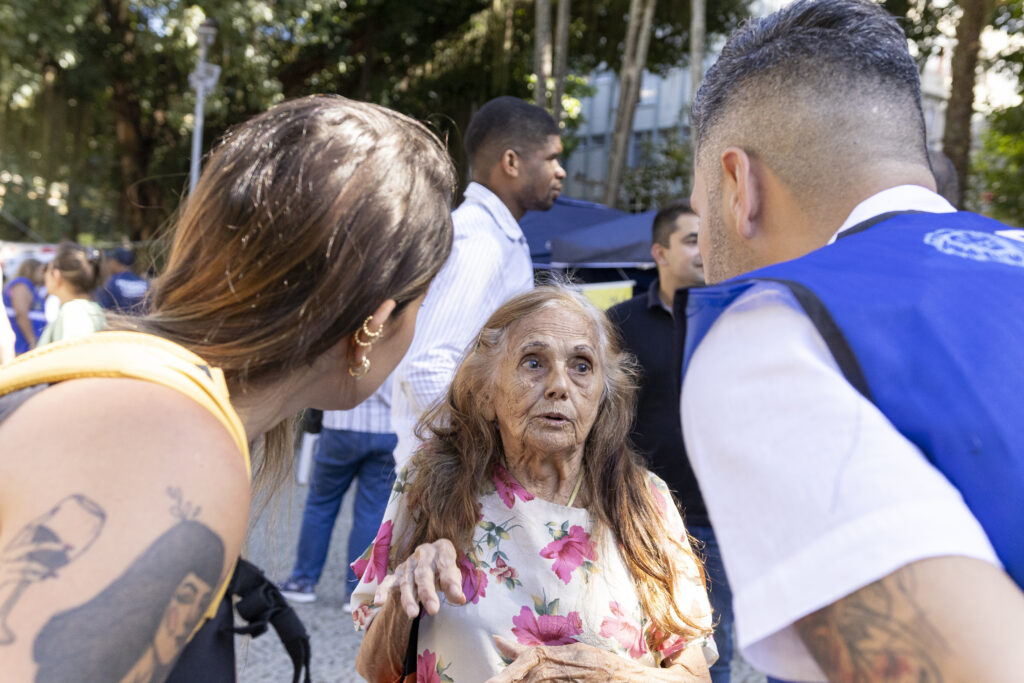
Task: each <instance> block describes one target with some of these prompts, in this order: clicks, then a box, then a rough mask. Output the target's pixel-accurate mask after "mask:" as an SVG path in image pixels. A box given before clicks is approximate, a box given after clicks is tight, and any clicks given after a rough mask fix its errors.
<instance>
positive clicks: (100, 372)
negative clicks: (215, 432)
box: [0, 332, 252, 477]
mask: <svg viewBox="0 0 1024 683" xmlns="http://www.w3.org/2000/svg"><path fill="white" fill-rule="evenodd" d="M85 377H121V378H130V379H141V380H146V381H149V382H155V383H157V384H162V385H164V386H166V387H169V388H171V389H175V390H176V391H179V392H181V393H183V394H185V395H186V396H188V397H189V398H191V399H192V400H194V401H195V402H196V403H198V404H200V405H202V406H203V407H204V408H206V409H207V410H209V411H210V412H211V413H212V414H213V415H214V416H216V417H217V419H218V420H220V422H221V424H223V425H224V427H225V429H227V430H228V433H230V434H231V436H232V438H233V439H234V441H235V444H236V445H237V446H238V450H239V452H241V454H242V457H243V458H244V459H245V467H246V472H248V473H249V476H250V477H251V476H252V470H251V465H250V462H249V444H248V440H247V439H246V435H245V427H243V426H242V421H241V420H240V419H239V417H238V413H236V412H235V409H234V408H233V407H232V406H231V400H230V397H229V395H228V387H227V384H226V383H225V382H224V373H223V372H221V371H220V369H219V368H215V367H211V366H210V365H208V364H207V363H206V361H204V360H203V359H202V358H200V357H199V356H197V355H196V354H194V353H192V352H191V351H189V350H188V349H186V348H184V347H182V346H179V345H178V344H175V343H174V342H170V341H167V340H166V339H161V338H160V337H155V336H153V335H151V334H143V333H140V332H98V333H96V334H91V335H89V336H87V337H81V338H78V339H74V340H70V341H67V342H56V343H53V344H47V345H46V346H42V347H40V348H38V349H35V350H34V351H30V352H28V353H25V354H22V355H20V356H18V357H17V358H15V359H14V360H13V361H12V362H11V363H8V364H7V365H5V366H4V367H3V369H2V371H0V395H3V394H6V393H10V392H12V391H17V390H18V389H23V388H25V387H31V386H35V385H37V384H43V383H52V382H62V381H66V380H69V379H81V378H85Z"/></svg>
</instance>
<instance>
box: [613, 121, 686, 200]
mask: <svg viewBox="0 0 1024 683" xmlns="http://www.w3.org/2000/svg"><path fill="white" fill-rule="evenodd" d="M634 154H636V155H637V156H638V157H639V158H638V159H637V160H636V161H637V162H638V163H635V164H633V165H631V166H630V167H629V168H627V169H626V172H625V175H624V176H623V179H622V188H621V190H620V191H619V196H620V202H619V204H620V205H621V206H624V207H628V208H629V209H630V210H631V211H646V210H647V209H652V208H657V207H658V206H660V205H662V204H665V203H667V202H670V201H672V200H673V199H678V198H680V197H689V196H690V189H691V188H690V186H689V184H688V181H689V178H690V167H691V165H692V158H693V151H692V149H691V146H690V139H689V137H688V136H687V135H686V134H685V133H684V132H683V131H682V130H680V129H678V128H670V129H667V130H664V131H659V132H658V133H656V134H655V135H650V134H645V135H643V136H642V138H641V139H640V140H639V144H637V145H635V147H634Z"/></svg>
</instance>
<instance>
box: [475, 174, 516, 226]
mask: <svg viewBox="0 0 1024 683" xmlns="http://www.w3.org/2000/svg"><path fill="white" fill-rule="evenodd" d="M473 182H475V183H476V184H478V185H483V186H484V187H486V188H487V189H488V190H490V191H491V192H493V193H494V194H495V195H497V197H498V199H500V200H501V203H502V204H504V205H505V206H506V207H508V210H509V212H510V213H511V214H512V218H515V219H516V221H517V222H518V221H519V219H520V218H522V217H523V215H524V214H525V213H526V209H524V208H523V207H522V206H520V205H519V202H518V201H516V198H515V196H514V195H513V193H512V192H511V191H510V190H509V188H507V187H505V186H503V185H502V184H501V183H495V182H492V181H491V180H490V179H489V178H478V177H476V176H474V177H473Z"/></svg>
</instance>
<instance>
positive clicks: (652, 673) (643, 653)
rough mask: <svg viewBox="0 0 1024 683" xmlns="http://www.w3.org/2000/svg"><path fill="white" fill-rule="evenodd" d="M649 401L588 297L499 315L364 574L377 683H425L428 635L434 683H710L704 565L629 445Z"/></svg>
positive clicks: (550, 298)
mask: <svg viewBox="0 0 1024 683" xmlns="http://www.w3.org/2000/svg"><path fill="white" fill-rule="evenodd" d="M634 389H635V386H634V376H633V370H632V365H631V364H630V362H629V360H628V358H627V356H626V355H625V354H624V353H623V352H622V351H621V350H620V348H619V345H618V342H617V338H616V335H615V333H614V332H613V330H612V329H611V328H610V326H609V323H608V322H607V320H606V318H605V316H604V314H603V313H601V312H600V311H599V310H597V309H596V308H594V307H593V306H592V305H591V304H589V303H588V302H587V301H586V299H585V298H584V297H582V296H581V295H579V294H577V293H575V292H573V291H572V290H569V289H567V288H565V287H560V286H544V287H538V288H536V289H535V290H533V291H531V292H527V293H525V294H522V295H520V296H518V297H516V298H514V299H511V300H510V301H509V302H507V303H506V304H505V305H504V306H502V307H501V308H499V309H498V310H497V311H496V312H495V313H494V315H493V316H491V319H490V320H489V321H488V322H487V324H486V325H485V326H484V328H483V330H481V332H480V335H479V337H478V338H477V341H476V343H475V344H474V346H473V347H472V348H471V349H470V351H469V354H468V355H467V357H466V359H465V360H464V361H463V363H462V365H461V367H460V368H459V370H458V372H457V373H456V375H455V379H454V381H453V382H452V386H451V388H450V390H449V392H448V395H447V399H446V401H444V402H443V403H442V404H441V405H439V406H438V407H436V408H435V409H434V410H433V411H432V412H431V413H428V415H426V416H425V418H424V421H423V425H425V427H426V430H429V432H430V433H432V435H433V438H432V439H430V440H429V441H428V442H427V443H426V445H425V446H424V447H422V448H421V449H420V450H419V452H418V453H417V454H416V456H415V457H414V458H413V460H412V462H411V464H410V467H409V469H408V470H407V471H405V472H403V473H402V474H401V475H400V476H399V479H398V481H397V482H396V484H395V488H394V493H393V495H392V497H391V501H390V502H389V504H388V509H387V512H386V513H385V517H384V523H383V524H382V525H381V528H380V531H379V532H378V534H377V538H376V540H375V541H374V543H373V545H371V546H370V548H369V549H367V551H366V553H365V554H364V555H363V557H362V559H360V560H359V561H357V562H356V563H354V565H353V566H354V568H355V570H356V573H357V574H361V582H360V585H359V587H358V588H357V589H356V591H355V592H354V593H353V596H352V608H353V616H354V619H355V621H356V625H357V627H367V626H368V629H367V633H366V636H365V638H364V640H363V645H362V647H361V649H360V651H359V657H358V661H357V667H358V669H359V672H360V673H361V674H362V675H363V676H365V677H366V678H367V679H368V680H370V681H394V680H396V678H399V677H400V676H401V675H403V674H406V675H407V674H409V673H411V671H409V667H403V664H404V663H405V662H406V661H407V660H409V661H411V659H412V658H411V657H407V654H411V652H408V653H407V650H409V649H410V648H409V642H410V635H412V636H414V637H416V641H415V642H416V645H415V654H416V656H415V663H416V674H417V680H426V681H456V682H461V681H473V682H478V681H484V680H488V679H489V680H491V681H495V682H498V681H534V680H536V681H540V680H580V681H607V680H612V679H614V680H627V681H645V682H647V681H670V680H671V681H680V680H709V678H708V672H707V662H706V659H705V656H704V653H703V650H704V648H702V645H709V642H708V641H709V638H710V635H709V634H710V624H711V614H710V607H709V605H708V600H707V594H706V592H705V589H704V583H703V573H702V571H701V568H700V563H699V562H698V561H697V560H696V559H695V557H694V555H693V553H692V552H691V550H690V546H689V542H688V537H687V535H686V531H685V529H684V528H683V523H682V520H681V519H680V516H679V513H678V512H677V510H676V507H675V505H674V504H673V503H672V497H671V494H670V493H669V492H668V490H667V489H666V487H665V485H664V483H663V482H662V481H661V480H660V479H658V478H657V477H655V476H654V475H652V474H651V473H650V472H648V471H647V470H646V469H645V468H644V467H643V466H642V465H641V464H640V460H639V458H638V457H637V455H636V454H635V453H634V452H633V451H632V450H631V449H630V447H629V445H628V444H627V442H626V434H627V433H628V431H629V424H630V421H631V419H632V415H633V399H634ZM420 605H422V610H421V608H420ZM417 615H419V621H418V624H417V625H415V626H414V621H413V619H414V617H417ZM411 628H412V629H413V632H412V633H411ZM506 665H507V666H506Z"/></svg>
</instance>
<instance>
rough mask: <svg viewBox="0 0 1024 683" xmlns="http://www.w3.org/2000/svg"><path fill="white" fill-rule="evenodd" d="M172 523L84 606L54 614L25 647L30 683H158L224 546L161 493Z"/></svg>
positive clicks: (207, 597) (216, 577)
mask: <svg viewBox="0 0 1024 683" xmlns="http://www.w3.org/2000/svg"><path fill="white" fill-rule="evenodd" d="M167 493H168V495H169V496H170V497H171V499H172V501H173V502H174V504H173V505H172V507H171V513H172V515H173V516H174V517H175V518H177V523H175V524H174V525H173V526H171V527H170V528H169V529H168V530H167V531H165V532H164V533H163V534H161V535H160V537H159V538H157V539H156V540H155V541H154V542H153V543H152V544H151V545H150V546H149V547H148V548H146V549H145V550H144V551H143V552H142V553H141V554H140V555H139V556H138V557H137V558H136V559H135V560H134V561H133V562H132V563H131V565H130V566H129V567H128V568H127V569H126V570H125V571H124V573H123V574H121V576H119V577H118V578H116V579H115V580H114V581H113V582H111V583H110V584H109V585H108V586H107V587H106V588H104V589H103V590H102V591H100V593H99V594H97V595H96V596H94V597H93V598H92V599H90V600H89V601H88V602H85V603H84V604H82V605H79V606H78V607H74V608H72V609H69V610H67V611H64V612H60V613H58V614H56V615H54V616H53V617H52V618H51V619H50V620H49V621H48V622H47V623H46V625H45V626H44V627H43V629H42V630H41V631H40V632H39V635H38V636H37V637H36V640H35V642H34V644H33V651H32V652H33V657H34V659H35V661H36V663H37V664H38V665H39V668H38V671H37V674H36V683H51V682H52V683H56V682H57V681H70V680H74V681H82V682H83V683H100V682H107V681H121V682H122V683H149V682H151V681H163V680H164V679H165V678H166V677H167V675H168V674H169V673H170V671H171V669H172V668H173V667H174V663H175V661H176V659H177V657H178V654H179V653H180V652H181V650H182V648H183V647H184V646H185V644H186V642H187V641H188V639H189V637H190V636H191V635H192V632H193V631H194V630H195V628H196V626H197V625H198V624H199V621H200V620H201V619H202V617H203V615H204V614H205V613H206V610H207V608H208V607H209V605H210V602H211V600H212V599H213V597H214V595H215V593H216V592H217V588H218V587H219V585H220V582H221V581H222V579H223V577H222V572H223V569H224V543H223V542H222V541H221V539H220V537H219V536H218V535H217V534H215V533H214V532H213V531H212V530H210V528H209V527H207V526H206V525H204V524H202V523H201V522H199V521H196V517H197V516H198V514H199V512H200V509H199V508H198V507H194V506H192V505H191V504H189V503H187V502H185V500H184V496H183V494H182V492H181V490H180V489H168V491H167Z"/></svg>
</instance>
